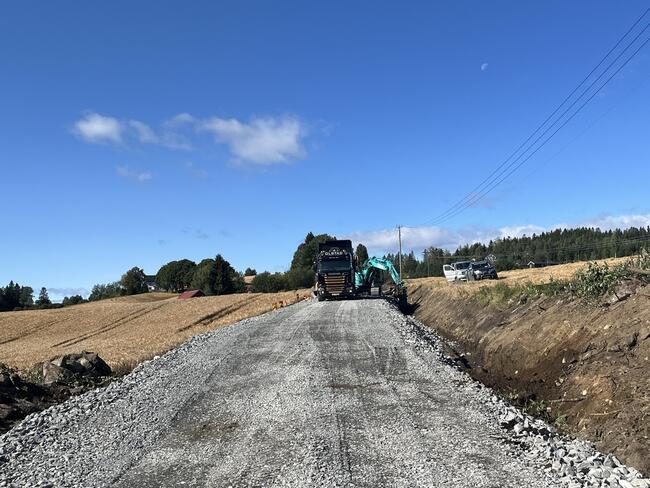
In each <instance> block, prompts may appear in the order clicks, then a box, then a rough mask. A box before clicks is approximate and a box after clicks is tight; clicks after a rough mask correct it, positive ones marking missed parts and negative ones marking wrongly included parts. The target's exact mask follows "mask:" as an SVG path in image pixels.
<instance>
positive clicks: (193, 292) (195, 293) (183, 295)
mask: <svg viewBox="0 0 650 488" xmlns="http://www.w3.org/2000/svg"><path fill="white" fill-rule="evenodd" d="M204 296H205V293H203V292H202V291H201V290H188V291H184V292H183V293H181V294H180V295H179V296H178V299H179V300H187V299H188V298H197V297H204Z"/></svg>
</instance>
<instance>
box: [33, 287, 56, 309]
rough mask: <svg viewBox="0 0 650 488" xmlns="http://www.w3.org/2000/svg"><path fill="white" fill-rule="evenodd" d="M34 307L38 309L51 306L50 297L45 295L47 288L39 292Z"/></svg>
mask: <svg viewBox="0 0 650 488" xmlns="http://www.w3.org/2000/svg"><path fill="white" fill-rule="evenodd" d="M36 305H37V306H39V307H47V306H49V305H52V301H51V300H50V296H49V295H48V294H47V288H45V287H42V288H41V291H40V292H39V294H38V300H36Z"/></svg>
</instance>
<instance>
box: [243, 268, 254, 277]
mask: <svg viewBox="0 0 650 488" xmlns="http://www.w3.org/2000/svg"><path fill="white" fill-rule="evenodd" d="M256 274H257V271H255V270H254V269H252V268H246V271H244V276H255V275H256Z"/></svg>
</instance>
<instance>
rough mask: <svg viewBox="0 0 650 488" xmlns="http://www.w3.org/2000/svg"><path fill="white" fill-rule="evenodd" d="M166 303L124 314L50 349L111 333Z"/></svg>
mask: <svg viewBox="0 0 650 488" xmlns="http://www.w3.org/2000/svg"><path fill="white" fill-rule="evenodd" d="M166 305H167V303H162V304H160V305H158V306H156V307H152V308H148V309H145V310H137V311H135V312H131V313H128V314H126V315H125V316H123V317H121V318H119V319H117V320H114V321H113V322H110V323H108V324H106V325H103V326H101V327H99V328H97V329H95V330H93V331H91V332H87V333H85V334H82V335H81V336H77V337H73V338H71V339H66V340H65V341H61V342H58V343H57V344H54V345H53V346H52V347H68V346H73V345H75V344H79V343H80V342H83V341H85V340H87V339H90V338H92V337H96V336H98V335H101V334H104V333H105V332H108V331H111V330H113V329H116V328H117V327H120V326H121V325H124V324H127V323H129V322H131V321H133V320H135V319H139V318H140V317H143V316H145V315H147V314H149V313H151V312H154V311H156V310H158V309H160V308H162V307H164V306H166Z"/></svg>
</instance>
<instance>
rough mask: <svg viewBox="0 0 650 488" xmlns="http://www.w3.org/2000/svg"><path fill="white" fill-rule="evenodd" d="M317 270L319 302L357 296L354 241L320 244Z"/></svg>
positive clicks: (316, 289)
mask: <svg viewBox="0 0 650 488" xmlns="http://www.w3.org/2000/svg"><path fill="white" fill-rule="evenodd" d="M315 270H316V284H315V293H316V297H317V298H318V301H319V302H320V301H322V300H328V299H332V298H346V297H347V298H350V297H354V296H355V287H354V272H355V266H354V256H353V252H352V241H350V240H337V241H325V242H319V243H318V254H317V255H316V262H315Z"/></svg>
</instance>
